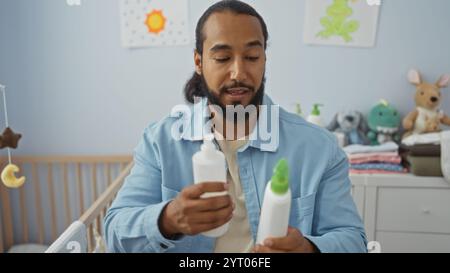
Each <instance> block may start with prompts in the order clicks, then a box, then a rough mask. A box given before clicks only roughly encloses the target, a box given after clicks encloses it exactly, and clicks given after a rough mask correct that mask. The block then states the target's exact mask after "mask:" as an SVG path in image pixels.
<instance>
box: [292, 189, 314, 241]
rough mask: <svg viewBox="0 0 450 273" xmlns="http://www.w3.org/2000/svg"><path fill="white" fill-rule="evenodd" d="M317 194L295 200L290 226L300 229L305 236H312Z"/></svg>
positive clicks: (293, 200) (293, 201)
mask: <svg viewBox="0 0 450 273" xmlns="http://www.w3.org/2000/svg"><path fill="white" fill-rule="evenodd" d="M315 202H316V193H315V192H314V193H311V194H308V195H306V196H303V197H298V198H293V199H292V203H291V214H290V219H289V225H290V226H292V227H296V228H298V229H299V230H300V231H301V232H302V233H303V234H308V235H310V234H311V228H312V222H313V215H314V213H313V212H314V204H315Z"/></svg>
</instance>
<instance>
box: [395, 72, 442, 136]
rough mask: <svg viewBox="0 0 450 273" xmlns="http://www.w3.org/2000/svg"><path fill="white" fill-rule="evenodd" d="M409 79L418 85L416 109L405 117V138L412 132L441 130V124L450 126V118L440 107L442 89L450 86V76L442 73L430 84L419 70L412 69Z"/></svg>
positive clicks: (421, 132) (420, 132)
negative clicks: (423, 78)
mask: <svg viewBox="0 0 450 273" xmlns="http://www.w3.org/2000/svg"><path fill="white" fill-rule="evenodd" d="M408 80H409V82H410V83H412V84H413V85H415V86H416V95H415V102H416V109H415V110H414V111H412V112H410V113H409V114H408V115H407V116H406V117H405V118H404V119H403V128H404V129H405V131H406V132H405V134H404V135H403V138H405V137H407V136H410V135H412V134H424V133H433V132H439V131H441V126H440V125H441V124H445V125H447V126H450V118H449V117H448V116H447V115H445V114H444V113H443V112H442V111H441V110H440V109H439V106H440V104H441V101H442V97H441V91H440V89H441V88H445V87H447V86H448V84H449V81H450V76H449V75H442V76H441V77H440V78H439V80H438V81H437V82H436V83H435V84H430V83H427V82H425V81H423V80H422V77H421V75H420V72H419V71H417V70H415V69H412V70H410V71H409V74H408Z"/></svg>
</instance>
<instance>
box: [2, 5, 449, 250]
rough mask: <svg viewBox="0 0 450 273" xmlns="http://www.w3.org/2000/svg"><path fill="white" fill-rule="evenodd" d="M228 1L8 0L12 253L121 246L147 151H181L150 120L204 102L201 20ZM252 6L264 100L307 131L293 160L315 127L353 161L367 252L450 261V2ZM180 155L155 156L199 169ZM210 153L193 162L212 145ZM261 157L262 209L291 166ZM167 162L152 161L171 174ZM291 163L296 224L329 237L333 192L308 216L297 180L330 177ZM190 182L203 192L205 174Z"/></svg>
mask: <svg viewBox="0 0 450 273" xmlns="http://www.w3.org/2000/svg"><path fill="white" fill-rule="evenodd" d="M216 2H219V0H203V1H195V0H164V1H162V0H59V1H54V0H36V1H28V0H1V1H0V37H1V38H0V93H1V94H0V100H1V101H0V107H1V108H0V125H1V128H0V132H1V134H2V135H1V136H0V153H1V154H0V158H1V159H0V171H1V181H2V182H1V183H0V253H7V252H9V253H18V252H19V253H22V252H33V253H39V252H41V253H44V252H47V253H59V252H64V253H80V252H82V253H98V252H116V251H119V250H121V247H117V248H115V247H113V246H111V245H110V242H111V241H114V239H111V240H109V239H107V238H105V231H109V230H112V229H113V227H112V225H113V223H114V220H115V221H118V219H117V218H116V219H113V218H112V213H113V212H115V211H114V210H110V207H111V206H115V205H114V203H115V200H116V198H118V197H119V196H121V194H119V195H118V193H119V192H120V191H121V189H122V188H123V187H124V185H126V184H127V183H130V184H131V181H134V182H133V183H136V181H137V180H136V179H134V178H136V176H138V175H139V174H138V173H141V174H142V175H144V173H145V171H143V169H142V168H143V167H142V166H144V165H143V164H142V162H140V163H139V164H138V162H136V160H143V161H145V160H147V161H148V158H146V159H145V160H144V159H142V158H140V157H141V155H142V152H143V151H144V152H148V148H142V147H144V146H142V145H144V144H145V143H147V142H148V143H149V145H153V146H152V147H156V146H157V145H156V144H155V143H156V141H157V140H156V138H158V141H160V142H161V143H172V142H171V141H175V140H172V139H170V138H171V136H170V134H167V135H163V134H162V133H159V134H155V139H150V137H146V136H147V135H146V134H147V133H148V131H149V130H153V129H154V128H155V126H157V125H155V126H153V127H152V125H151V124H155V123H157V124H159V123H158V122H160V121H161V120H165V119H167V118H168V117H170V118H174V115H173V114H174V113H175V112H177V110H176V109H185V108H184V107H185V106H186V105H187V106H189V105H191V103H189V102H187V101H186V97H185V94H184V89H185V85H186V83H187V81H188V80H189V79H190V77H192V75H193V73H194V74H195V72H198V70H196V67H198V66H197V65H198V64H196V63H195V58H194V57H195V56H194V53H195V52H197V51H194V50H197V49H196V26H197V25H198V21H199V18H200V17H201V16H202V14H204V12H205V10H207V9H208V8H209V7H210V6H211V5H213V4H214V3H216ZM242 2H245V3H247V4H249V5H251V6H252V7H253V8H254V9H255V10H257V12H258V13H259V14H260V15H261V17H262V18H264V21H265V23H266V24H267V29H268V40H267V44H266V48H264V52H265V56H266V63H265V69H264V73H265V74H264V78H265V80H264V81H263V82H264V87H265V88H264V93H265V94H266V95H268V96H270V99H271V100H272V101H273V103H274V104H276V105H279V106H280V108H282V109H284V110H280V112H282V113H281V114H280V115H281V118H280V119H283V115H286V116H288V117H289V119H291V120H296V122H297V123H299V124H302V125H301V126H303V127H301V128H306V129H301V128H300V127H299V128H300V129H298V130H296V131H294V130H291V131H289V132H295V134H297V135H289V138H287V137H284V136H282V137H280V138H279V143H278V145H280V146H279V147H280V148H279V151H280V150H281V149H282V147H284V146H288V147H292V149H296V148H294V147H297V148H298V150H297V151H296V153H297V154H302V153H303V151H302V148H301V147H305V149H310V148H307V146H308V144H307V143H306V144H305V145H303V144H298V143H297V144H295V140H296V139H298V141H302V139H303V138H302V132H303V131H302V130H308V132H309V131H311V130H315V131H314V132H316V133H317V134H320V135H324V136H325V135H326V136H328V138H329V141H330V143H334V144H333V145H335V146H336V147H337V148H336V151H338V152H337V153H339V154H342V155H345V159H346V161H345V162H346V163H345V168H347V169H348V170H347V169H346V174H347V172H348V175H346V176H345V177H344V178H342V179H343V180H345V181H348V182H349V184H348V185H349V188H348V195H349V196H351V200H352V202H353V203H354V205H353V204H352V206H354V208H355V212H356V213H357V215H358V216H359V218H360V220H361V225H362V226H363V228H364V233H365V239H364V240H365V242H364V247H365V248H366V249H365V252H368V253H380V252H381V253H405V252H406V253H411V252H414V253H417V252H419V253H422V252H427V253H428V252H431V253H436V252H450V131H449V129H450V50H448V49H449V48H450V36H449V35H447V34H448V30H449V26H450V16H448V11H449V10H450V1H448V0H431V1H430V0H395V1H386V0H283V1H271V0H258V1H256V0H244V1H242ZM281 2H282V3H281ZM206 24H207V23H206ZM236 32H238V31H237V30H236ZM206 39H208V38H206ZM197 42H198V41H197ZM205 44H206V43H205ZM205 50H206V47H205ZM202 61H203V60H202ZM225 61H226V60H225ZM243 62H247V59H245V60H244V61H243ZM239 63H240V62H239V61H236V64H237V65H236V66H238V65H239ZM252 64H253V63H252V61H251V60H249V61H248V66H251V65H252ZM221 65H226V64H221ZM205 69H206V65H205ZM230 69H231V68H230ZM248 69H250V68H248ZM205 73H206V72H205ZM240 73H241V72H240ZM249 73H250V72H249ZM202 77H203V76H202ZM236 92H238V93H239V92H240V91H236ZM230 96H234V97H240V96H242V95H241V94H237V95H236V94H234V93H233V94H232V95H230ZM264 101H265V99H264ZM194 111H195V110H194ZM194 114H195V113H194ZM286 119H287V118H286ZM281 122H282V121H280V124H281ZM149 126H150V127H149ZM160 127H163V126H160ZM285 127H286V126H281V125H280V129H279V130H280V132H281V133H282V132H284V131H283V130H286V128H285ZM148 128H153V129H148ZM155 130H156V129H155ZM168 132H170V129H168ZM293 134H294V133H293ZM143 136H144V144H142V143H143V142H142V141H141V139H142V138H143ZM172 137H173V135H172ZM286 139H292V142H289V143H283V140H286ZM177 141H178V142H183V141H184V142H185V141H186V140H184V139H181V140H177ZM148 143H147V144H148ZM174 143H175V142H174ZM158 145H160V143H159V144H158ZM311 145H315V144H311ZM323 145H324V146H327V145H328V144H325V143H324V144H323ZM330 145H331V144H330ZM168 146H170V147H168V148H166V149H162V148H161V150H157V152H150V153H151V154H152V156H155V157H158V156H159V157H161V164H163V163H164V162H165V161H164V160H166V161H167V160H168V159H167V158H173V161H170V160H169V161H167V162H165V163H166V164H167V165H165V166H164V167H165V168H161V170H159V171H160V172H161V171H164V172H167V168H170V172H171V173H172V176H171V177H182V175H184V174H186V173H188V174H192V166H193V159H192V160H191V157H187V158H185V160H184V161H183V162H181V164H180V163H179V161H177V160H176V159H175V157H176V154H177V153H178V152H179V150H177V149H180V148H179V147H178V144H173V145H168ZM338 146H339V147H338ZM145 147H147V146H145ZM195 147H197V148H195V149H193V148H192V149H190V148H189V149H190V150H192V154H193V153H195V152H198V151H200V150H202V149H203V148H201V149H200V146H195ZM327 147H328V146H327ZM159 148H160V147H158V148H157V149H159ZM140 149H141V150H140ZM142 149H143V150H142ZM155 149H156V148H155ZM250 149H254V148H253V147H250ZM194 150H195V151H194ZM287 150H289V149H287ZM184 151H185V150H183V153H184ZM258 152H259V153H261V151H258ZM180 153H181V152H180ZM243 153H244V152H243ZM262 153H264V152H262ZM265 153H268V152H265ZM305 153H306V152H305ZM261 156H262V157H264V156H265V155H261ZM286 156H287V158H288V159H289V158H290V156H288V155H286ZM152 158H154V157H152ZM238 158H239V153H238ZM252 158H253V159H251V160H249V162H250V163H249V164H250V165H251V167H252V172H253V175H254V177H253V179H254V180H255V182H254V183H255V185H256V184H258V183H259V185H263V186H261V187H262V190H260V188H258V189H257V190H255V194H257V192H258V194H259V193H261V197H259V196H258V200H259V208H258V210H263V206H262V204H261V203H262V202H263V196H262V193H263V192H264V186H265V184H266V182H267V181H268V180H269V179H270V177H271V174H272V171H273V170H274V169H276V166H275V164H271V165H270V166H262V165H260V166H258V164H256V162H258V161H257V160H256V159H255V158H254V157H252ZM264 158H266V157H264ZM308 158H309V156H306V160H308ZM314 158H316V157H314ZM317 158H319V161H318V162H320V161H324V160H328V159H325V158H324V159H323V160H321V159H320V155H319V156H318V157H317ZM155 160H156V161H157V162H156V161H155V162H156V163H155V162H149V164H148V165H147V167H148V168H150V169H151V168H155V166H156V165H158V166H159V164H160V161H159V160H158V159H155ZM227 160H228V159H227ZM314 160H315V159H314ZM147 161H145V162H147ZM264 162H266V161H264ZM270 162H271V161H270ZM153 163H155V164H153ZM152 164H153V165H152ZM288 164H289V170H290V171H291V175H290V176H289V185H290V187H291V188H290V190H292V195H293V198H292V204H293V205H292V206H297V205H298V206H300V207H299V208H297V207H295V208H294V207H292V211H293V213H291V217H292V215H296V216H297V217H302V218H301V220H299V221H296V220H295V219H294V220H292V219H290V221H289V223H292V222H294V223H295V222H299V223H300V224H299V225H298V226H299V227H300V231H301V232H303V233H305V235H311V236H319V235H320V234H318V232H319V231H317V230H316V229H315V228H314V226H313V227H310V230H303V231H302V228H303V227H305V226H307V224H305V223H304V221H307V220H303V217H305V218H308V219H311V221H312V223H315V222H316V221H318V219H316V217H319V216H318V215H319V211H318V210H319V209H320V207H321V205H320V204H321V203H320V202H321V200H320V199H319V197H320V196H321V194H320V193H319V192H317V194H316V195H315V201H314V200H312V201H311V204H308V205H309V206H310V207H308V208H302V206H303V205H304V204H305V203H303V201H302V200H304V199H305V198H303V199H302V197H303V193H300V195H299V200H300V201H299V202H298V203H296V201H295V198H294V197H295V196H296V195H295V194H296V192H295V191H296V189H297V188H301V187H300V186H298V185H300V184H301V183H309V182H308V180H309V179H311V180H314V179H315V178H314V177H313V176H310V177H309V176H308V174H305V173H303V172H302V171H299V175H298V176H297V175H294V174H295V173H297V172H296V169H298V170H303V169H302V168H304V166H306V165H307V166H310V167H311V166H314V164H312V163H307V162H304V161H303V162H293V161H292V160H291V161H289V162H288ZM137 165H139V168H140V169H137V168H136V166H137ZM194 165H195V162H194ZM302 165H304V166H302ZM319 165H320V164H317V168H319ZM279 166H281V165H278V167H279ZM241 167H242V166H241ZM280 168H281V167H280ZM311 168H314V167H311ZM144 169H145V168H144ZM164 169H165V170H164ZM186 169H188V171H185V170H186ZM232 169H233V168H229V172H230V173H227V175H231V176H232V175H233V174H232V173H231V170H232ZM243 170H247V169H239V166H238V169H237V171H238V172H237V174H238V175H239V174H240V176H241V180H242V183H243V189H246V187H245V186H244V178H245V177H246V176H247V173H246V172H243ZM314 171H315V170H311V172H314ZM133 173H134V175H133ZM266 174H267V175H266ZM183 177H186V176H183ZM187 177H188V178H187V179H188V180H189V179H190V182H186V183H190V184H193V183H194V182H193V181H194V180H195V177H193V176H192V175H189V176H187ZM324 177H325V176H324ZM132 178H133V180H132ZM152 178H155V177H154V176H152ZM159 178H160V179H161V175H160V177H159ZM155 179H156V178H155ZM162 179H167V177H166V175H165V174H164V173H163V175H162ZM237 180H239V179H237ZM263 180H264V181H263ZM155 182H156V183H158V181H154V182H152V183H155ZM238 182H239V181H238ZM159 183H161V181H160V182H159ZM168 183H169V185H170V183H171V182H168ZM295 183H297V184H298V185H297V186H296V185H295ZM330 183H331V182H330ZM336 183H340V182H339V181H336ZM318 185H320V183H319V184H318ZM343 185H344V184H343ZM142 187H143V188H144V185H143V186H142ZM168 188H169V190H170V191H171V192H170V194H167V192H164V185H163V189H162V190H163V192H162V193H161V192H158V193H156V194H157V195H158V196H159V197H160V198H161V196H162V198H163V199H164V198H166V197H167V196H170V198H175V197H176V196H177V194H179V191H181V190H182V189H181V188H180V189H173V187H172V189H171V188H170V187H168ZM177 190H178V192H177ZM319 191H320V187H319ZM346 193H347V191H346ZM330 194H332V193H330ZM349 198H350V197H349ZM264 200H266V199H264ZM162 201H164V200H159V202H162ZM247 201H248V200H247ZM119 203H120V202H118V203H116V206H115V209H118V207H119V206H120V205H119ZM120 204H122V203H120ZM244 207H245V206H244ZM251 207H252V206H248V207H247V209H248V216H249V219H250V226H251V228H252V229H251V231H252V234H253V238H256V234H255V232H256V229H254V227H253V223H254V222H255V221H256V224H257V220H254V219H259V218H258V217H259V216H257V218H254V217H253V216H251V214H252V213H253V212H251V211H250V210H251ZM258 212H259V211H258ZM297 212H298V215H297V214H296V213H297ZM302 213H310V215H306V216H303V215H302ZM108 215H109V216H108ZM320 215H322V214H320ZM108 217H109V218H108ZM255 217H256V216H255ZM288 217H289V215H288ZM320 217H322V216H320ZM105 219H106V220H105ZM268 219H269V222H270V218H268ZM272 220H273V219H272ZM261 221H262V220H261ZM256 224H255V225H256ZM108 225H110V226H108ZM111 232H112V233H113V231H111ZM316 233H317V234H316ZM114 234H115V233H114ZM111 236H113V235H111ZM307 238H308V237H307ZM189 240H190V239H189ZM193 240H194V239H192V242H195V241H193ZM308 240H309V239H308ZM311 241H312V243H313V244H314V243H315V241H314V240H311ZM192 245H193V244H192ZM315 247H316V250H318V251H321V252H328V250H327V249H326V248H324V249H322V248H321V245H320V244H316V245H315ZM194 250H195V251H196V249H194ZM197 250H198V251H199V252H202V251H203V248H202V249H200V248H199V249H197ZM141 251H142V252H152V251H150V250H149V251H146V250H145V249H143V250H141ZM162 251H163V250H162ZM174 251H175V252H176V249H175V250H174ZM330 251H331V252H340V250H338V249H331V250H330ZM123 252H128V251H126V249H125V250H124V251H123ZM130 252H140V251H130ZM238 252H240V251H238ZM349 252H353V251H352V249H350V250H349Z"/></svg>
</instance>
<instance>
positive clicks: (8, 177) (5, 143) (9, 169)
mask: <svg viewBox="0 0 450 273" xmlns="http://www.w3.org/2000/svg"><path fill="white" fill-rule="evenodd" d="M0 91H1V92H2V94H3V106H4V108H5V123H6V129H5V130H4V131H3V133H2V134H1V135H0V149H3V148H7V150H8V162H9V164H8V165H6V167H5V168H4V169H3V171H2V173H1V178H2V181H3V184H5V186H7V187H9V188H19V187H20V186H22V185H23V183H25V177H24V176H22V177H20V178H17V177H16V176H15V175H14V174H15V173H16V172H19V171H20V169H19V167H17V166H16V165H14V164H12V162H11V148H13V149H15V148H17V145H18V143H19V139H20V138H21V137H22V135H21V134H16V133H14V131H13V130H12V129H11V128H9V125H8V110H7V109H6V87H5V86H3V85H1V84H0Z"/></svg>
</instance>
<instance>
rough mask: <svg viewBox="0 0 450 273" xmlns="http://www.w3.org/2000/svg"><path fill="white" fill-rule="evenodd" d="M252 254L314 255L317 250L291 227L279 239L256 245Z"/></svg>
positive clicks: (268, 239) (271, 239) (270, 239)
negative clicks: (289, 253) (287, 253)
mask: <svg viewBox="0 0 450 273" xmlns="http://www.w3.org/2000/svg"><path fill="white" fill-rule="evenodd" d="M252 252H256V253H286V252H291V253H315V252H319V250H318V249H317V248H316V247H315V246H314V245H313V244H312V243H311V242H310V241H309V240H308V239H306V238H305V237H303V235H302V233H301V232H300V231H299V230H298V229H296V228H293V227H289V228H288V234H287V235H286V236H285V237H280V238H267V239H266V240H264V245H256V246H255V247H254V248H253V251H252Z"/></svg>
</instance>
